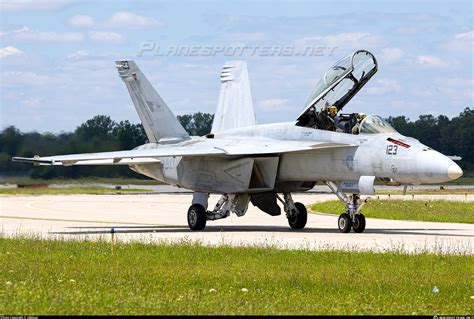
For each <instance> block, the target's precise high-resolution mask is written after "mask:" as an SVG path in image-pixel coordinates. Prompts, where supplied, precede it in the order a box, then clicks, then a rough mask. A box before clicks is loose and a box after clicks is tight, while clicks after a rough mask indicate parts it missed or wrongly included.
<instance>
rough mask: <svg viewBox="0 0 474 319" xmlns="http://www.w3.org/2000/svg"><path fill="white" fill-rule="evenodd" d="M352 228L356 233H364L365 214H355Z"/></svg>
mask: <svg viewBox="0 0 474 319" xmlns="http://www.w3.org/2000/svg"><path fill="white" fill-rule="evenodd" d="M352 229H353V230H354V232H356V233H362V232H363V231H364V230H365V216H364V215H362V214H357V215H355V218H354V222H353V223H352Z"/></svg>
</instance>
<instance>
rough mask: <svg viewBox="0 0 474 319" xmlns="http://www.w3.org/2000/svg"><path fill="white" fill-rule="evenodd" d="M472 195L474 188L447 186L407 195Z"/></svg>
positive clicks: (412, 192) (380, 191)
mask: <svg viewBox="0 0 474 319" xmlns="http://www.w3.org/2000/svg"><path fill="white" fill-rule="evenodd" d="M375 192H376V194H379V195H384V194H392V195H403V191H402V190H390V189H385V190H376V191H375ZM412 194H413V195H465V194H468V195H471V194H474V188H449V186H447V187H446V186H445V187H443V188H434V189H413V190H407V192H406V195H408V196H409V195H412Z"/></svg>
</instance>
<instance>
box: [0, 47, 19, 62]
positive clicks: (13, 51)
mask: <svg viewBox="0 0 474 319" xmlns="http://www.w3.org/2000/svg"><path fill="white" fill-rule="evenodd" d="M23 54H24V52H23V51H21V50H18V49H17V48H15V47H11V46H8V47H4V48H0V59H3V58H6V57H7V56H11V55H23Z"/></svg>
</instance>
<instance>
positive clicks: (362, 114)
mask: <svg viewBox="0 0 474 319" xmlns="http://www.w3.org/2000/svg"><path fill="white" fill-rule="evenodd" d="M357 119H358V120H359V122H361V121H362V120H363V119H365V113H359V116H358V117H357Z"/></svg>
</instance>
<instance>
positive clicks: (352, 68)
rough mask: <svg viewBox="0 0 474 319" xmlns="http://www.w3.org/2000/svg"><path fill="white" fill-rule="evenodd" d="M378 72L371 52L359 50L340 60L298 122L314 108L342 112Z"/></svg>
mask: <svg viewBox="0 0 474 319" xmlns="http://www.w3.org/2000/svg"><path fill="white" fill-rule="evenodd" d="M376 72H377V61H376V60H375V57H374V56H373V55H372V53H370V52H369V51H364V50H359V51H356V52H354V53H352V54H350V55H348V56H346V57H345V58H343V59H341V60H339V61H338V62H336V64H334V66H333V67H331V68H330V69H329V70H327V71H326V73H325V74H324V76H323V78H322V79H321V80H320V81H319V82H318V84H317V85H316V88H315V89H314V91H313V92H312V93H311V95H310V97H309V99H308V101H307V102H306V105H305V107H304V109H303V112H302V113H301V114H300V116H299V117H298V120H302V119H303V118H304V117H305V116H307V113H308V112H309V110H310V109H311V108H312V107H314V108H315V110H316V111H319V110H321V108H322V107H324V106H327V105H334V106H336V107H337V109H338V111H339V110H341V109H342V108H343V107H344V106H345V105H346V104H347V102H349V101H350V100H351V99H352V97H353V96H354V95H355V94H356V93H357V92H358V91H359V90H360V89H361V88H362V87H363V86H364V85H365V83H367V81H368V80H369V79H370V78H371V77H372V76H373V75H374V74H375V73H376Z"/></svg>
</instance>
